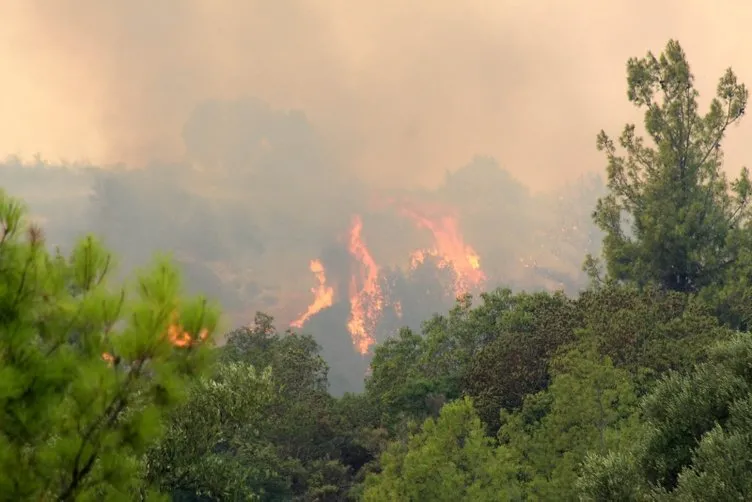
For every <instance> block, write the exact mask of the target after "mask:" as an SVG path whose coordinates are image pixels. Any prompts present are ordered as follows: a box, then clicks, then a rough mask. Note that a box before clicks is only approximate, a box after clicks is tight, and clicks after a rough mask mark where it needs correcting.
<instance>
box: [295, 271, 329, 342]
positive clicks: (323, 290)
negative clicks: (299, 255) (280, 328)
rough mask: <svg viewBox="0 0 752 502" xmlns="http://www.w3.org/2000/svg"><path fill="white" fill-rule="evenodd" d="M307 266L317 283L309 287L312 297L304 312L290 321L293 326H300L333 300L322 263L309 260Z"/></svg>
mask: <svg viewBox="0 0 752 502" xmlns="http://www.w3.org/2000/svg"><path fill="white" fill-rule="evenodd" d="M309 268H310V270H311V272H313V273H314V275H315V276H316V280H317V281H318V283H319V285H318V286H317V287H315V288H312V289H311V293H313V296H314V299H313V302H312V303H311V304H310V305H309V306H308V309H307V310H306V312H305V313H304V314H303V315H301V316H300V317H299V318H298V319H297V320H295V321H293V322H292V323H290V326H292V327H294V328H302V327H303V324H305V322H306V321H307V320H308V319H310V318H311V316H314V315H316V314H317V313H318V312H320V311H322V310H324V309H325V308H327V307H331V306H332V302H333V301H334V288H332V287H331V286H327V284H326V271H325V270H324V265H322V264H321V261H319V260H311V263H310V266H309Z"/></svg>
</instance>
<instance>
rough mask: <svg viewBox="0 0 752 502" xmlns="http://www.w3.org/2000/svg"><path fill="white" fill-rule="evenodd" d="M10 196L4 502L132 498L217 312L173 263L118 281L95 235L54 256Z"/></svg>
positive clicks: (202, 360) (1, 325) (0, 446)
mask: <svg viewBox="0 0 752 502" xmlns="http://www.w3.org/2000/svg"><path fill="white" fill-rule="evenodd" d="M24 215H25V210H24V207H23V205H22V203H20V202H19V201H17V200H15V199H13V198H10V197H8V196H7V195H6V194H5V193H4V192H2V191H0V498H1V499H3V500H13V501H21V500H60V501H68V500H134V498H136V499H137V498H139V497H141V496H143V495H144V494H145V493H146V491H145V490H144V489H143V486H141V482H140V479H141V478H142V477H141V473H142V459H143V455H144V452H145V451H146V448H147V447H148V446H149V445H150V444H151V443H152V442H153V440H155V439H156V438H157V436H158V435H159V434H160V430H161V424H162V418H163V416H164V415H165V413H166V412H168V411H169V410H170V409H172V408H173V406H174V405H175V404H177V403H178V402H180V400H181V399H182V395H183V388H184V387H186V384H187V383H188V382H189V381H190V380H192V379H193V378H195V377H196V376H198V375H200V374H202V372H203V370H204V369H205V368H206V367H207V362H208V360H207V357H208V355H209V350H208V345H210V342H211V336H212V333H213V331H214V329H215V327H216V324H217V321H218V313H217V311H216V310H215V309H214V308H213V307H211V306H209V305H208V304H207V302H206V301H205V300H204V299H202V298H197V299H192V300H183V299H181V297H180V280H179V279H180V277H179V274H178V273H177V271H176V269H175V268H174V267H173V266H172V265H171V264H170V263H169V261H168V260H166V259H160V260H157V262H156V264H155V265H154V266H153V267H152V268H151V269H150V270H146V271H144V272H143V273H141V274H140V275H139V276H138V278H137V280H136V281H135V284H134V285H133V286H135V287H130V288H129V287H115V286H113V285H112V284H110V282H109V281H108V277H109V276H110V275H111V273H112V270H113V258H112V256H111V255H110V254H109V253H108V252H106V251H105V250H104V249H103V248H102V247H101V246H100V244H99V243H98V242H97V240H96V239H95V238H93V237H86V238H84V239H82V240H81V241H80V242H79V243H78V244H77V246H76V247H75V249H74V250H73V251H72V253H71V254H70V256H69V257H64V256H63V255H62V254H60V253H59V252H58V253H56V254H54V255H53V254H51V253H49V252H48V251H47V250H46V249H45V246H44V239H43V235H42V233H41V230H39V229H38V228H37V227H35V226H33V225H28V224H26V223H25V220H24Z"/></svg>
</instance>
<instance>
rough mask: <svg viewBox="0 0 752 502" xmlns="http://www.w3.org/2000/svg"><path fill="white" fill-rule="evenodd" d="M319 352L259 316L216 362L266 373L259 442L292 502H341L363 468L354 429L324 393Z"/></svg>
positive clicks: (307, 341) (324, 378)
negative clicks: (269, 388) (269, 450)
mask: <svg viewBox="0 0 752 502" xmlns="http://www.w3.org/2000/svg"><path fill="white" fill-rule="evenodd" d="M319 352H320V347H319V345H318V344H317V343H316V341H315V340H314V339H313V337H312V336H310V335H301V334H297V333H293V332H289V331H288V332H284V333H280V332H279V331H277V329H276V328H275V327H274V324H273V319H272V318H271V317H270V316H268V315H265V314H261V313H259V314H257V315H256V318H255V321H254V323H253V324H252V325H251V326H250V327H244V328H240V329H237V330H234V331H233V332H231V333H230V334H229V335H228V337H227V343H226V345H225V346H224V347H223V348H222V355H221V358H220V359H221V360H222V361H224V362H227V363H243V364H250V365H253V366H254V367H256V368H266V367H270V368H271V371H272V375H273V378H272V380H273V382H274V386H275V391H274V392H273V393H272V395H271V399H270V400H269V402H268V403H267V404H266V405H265V406H264V411H263V414H264V417H265V420H264V425H263V430H262V432H261V437H262V438H263V440H264V441H266V442H268V443H269V444H272V445H274V450H275V451H276V455H277V457H278V458H279V459H280V460H281V461H282V464H281V469H282V470H281V471H280V474H281V475H282V476H284V477H285V478H286V479H287V480H288V481H289V486H290V489H291V493H292V499H293V500H342V499H344V497H345V495H346V492H347V491H348V489H349V488H350V485H351V483H352V482H351V478H352V476H353V475H354V474H355V470H356V467H355V466H358V467H360V466H362V465H363V463H365V462H363V461H361V460H359V458H362V457H359V456H358V453H360V454H363V453H364V452H362V451H359V450H360V449H359V448H357V444H355V443H357V441H356V439H355V430H354V429H351V428H349V427H348V426H347V424H346V421H345V420H343V417H342V416H341V414H340V412H341V411H342V410H340V409H338V407H337V406H336V402H335V400H334V398H332V397H331V396H330V395H329V394H328V392H327V387H328V379H327V373H328V369H329V368H328V366H327V364H326V362H325V361H324V360H323V358H322V357H321V355H320V353H319ZM351 454H354V457H353V458H351V457H350V455H351ZM366 456H367V455H366ZM346 462H353V464H354V465H350V464H347V463H346Z"/></svg>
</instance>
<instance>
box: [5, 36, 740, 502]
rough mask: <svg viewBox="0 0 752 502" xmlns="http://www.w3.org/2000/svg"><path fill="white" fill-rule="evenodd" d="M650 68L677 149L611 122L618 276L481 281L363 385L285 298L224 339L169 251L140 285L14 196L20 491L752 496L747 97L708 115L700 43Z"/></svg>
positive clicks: (11, 390)
mask: <svg viewBox="0 0 752 502" xmlns="http://www.w3.org/2000/svg"><path fill="white" fill-rule="evenodd" d="M627 70H628V97H629V99H630V101H632V102H633V103H635V104H636V105H637V106H639V107H644V108H645V109H646V114H645V130H646V131H647V134H648V136H649V138H650V139H651V140H652V144H651V145H648V143H647V140H645V139H643V138H641V137H639V136H638V135H637V133H636V128H635V126H633V125H629V126H627V127H626V129H625V131H624V133H623V134H622V136H621V138H620V140H619V144H620V145H621V147H622V148H623V149H624V150H625V151H626V154H625V156H620V155H619V154H618V153H617V148H616V145H615V144H614V142H613V141H612V140H611V139H609V138H608V137H607V136H606V135H605V133H601V134H600V135H599V136H598V148H599V149H601V150H603V151H605V153H606V156H607V160H608V193H607V194H606V195H605V196H604V197H603V198H602V199H600V200H599V201H598V204H597V207H596V208H595V211H594V215H593V216H594V219H595V221H596V222H597V223H598V225H599V226H600V227H601V229H602V230H603V231H604V234H605V238H604V250H603V257H602V259H603V261H604V263H603V264H602V265H603V266H602V265H601V263H600V262H599V261H598V260H597V259H596V258H594V257H592V256H588V257H587V259H586V261H585V268H586V269H587V270H588V271H589V272H590V274H591V276H592V278H593V280H594V281H593V284H592V286H591V287H590V288H589V289H588V290H586V291H583V292H581V293H580V294H579V295H577V296H566V295H565V294H563V293H543V292H538V293H529V292H527V293H526V292H522V293H513V292H512V291H511V290H509V289H498V290H495V291H489V292H487V293H485V294H483V295H481V296H480V298H479V299H478V300H479V301H477V302H473V299H472V298H471V297H469V296H467V297H462V298H459V299H458V301H457V303H456V305H455V306H454V308H452V309H451V310H450V311H449V312H447V313H445V314H436V315H434V316H433V317H431V318H430V319H428V320H426V321H425V322H424V323H423V325H422V328H421V329H420V330H411V329H408V328H403V329H401V330H400V331H399V332H398V333H397V334H395V336H393V337H392V338H390V339H388V340H386V341H385V342H383V343H381V344H379V345H378V346H377V347H376V348H375V351H374V354H373V359H372V361H371V371H370V374H369V375H368V376H367V377H366V379H365V391H364V392H363V393H360V394H346V395H345V396H343V397H341V398H334V397H332V396H331V395H330V393H329V388H328V387H329V380H328V365H327V363H326V361H325V360H324V359H323V358H322V356H321V348H320V347H319V345H318V344H317V342H316V340H315V339H314V338H313V337H312V336H311V335H309V334H301V333H295V332H289V331H286V332H280V331H278V330H277V329H276V328H275V326H274V322H273V319H272V318H270V317H269V316H267V315H264V314H261V313H259V314H257V316H256V318H255V320H254V322H253V323H252V324H251V325H250V326H247V327H243V328H240V329H236V330H234V331H232V332H230V333H229V334H228V335H227V337H226V343H225V344H224V345H223V346H222V347H219V348H213V347H212V345H211V343H210V342H211V334H212V332H213V330H214V328H215V327H216V320H217V314H216V312H215V311H214V310H213V309H212V308H209V307H207V306H206V303H205V302H204V301H203V300H201V299H198V300H193V301H186V300H182V301H181V300H179V294H180V290H179V285H180V283H179V281H178V274H177V273H176V271H175V270H174V269H173V268H172V267H171V266H170V265H169V263H168V262H165V261H160V262H158V263H157V265H156V266H155V267H154V268H153V269H152V270H150V271H146V272H144V273H143V274H142V275H141V276H140V277H139V278H138V280H137V281H136V284H135V288H127V287H120V288H115V287H113V285H112V284H110V282H108V281H107V277H108V275H109V273H110V270H111V268H112V267H111V258H110V255H109V254H108V253H106V252H105V251H104V250H103V249H102V248H101V247H100V246H99V245H98V244H97V242H96V241H95V240H94V239H93V238H85V239H84V240H82V241H81V242H80V243H79V245H78V247H76V249H75V250H74V251H73V253H72V254H71V256H70V257H67V258H66V257H63V256H60V255H59V254H58V255H55V256H53V255H50V254H49V253H48V252H47V251H46V250H45V247H44V242H43V239H42V235H41V232H40V231H39V230H38V229H36V228H35V227H33V226H29V225H25V224H24V223H23V219H22V218H23V211H22V208H21V206H20V205H19V204H18V203H17V202H16V201H14V200H12V199H10V198H8V197H6V196H5V195H4V194H3V195H0V223H1V224H2V236H0V335H1V336H2V337H1V338H0V373H1V374H0V403H1V404H2V411H1V412H0V413H1V414H0V498H2V499H7V500H119V499H123V500H144V499H147V498H152V497H160V496H162V497H168V498H171V499H172V500H177V501H214V500H217V501H219V500H265V501H274V500H280V501H281V500H298V501H344V500H366V501H374V502H376V501H424V500H426V501H428V500H430V501H434V500H435V501H460V500H467V501H470V500H472V501H498V500H508V501H524V500H542V501H549V500H550V501H570V500H571V501H577V500H593V501H604V500H616V501H642V500H697V501H701V500H749V499H752V475H751V474H750V469H749V468H748V467H749V466H748V462H749V460H748V459H749V458H750V455H752V371H750V368H752V337H750V336H749V333H747V332H746V331H745V329H746V326H747V325H748V312H749V310H748V309H749V307H748V303H749V301H748V300H749V299H750V293H752V289H751V286H750V284H749V282H748V281H749V277H750V274H749V273H748V271H749V270H750V265H751V264H752V261H751V260H750V255H749V252H748V251H747V249H748V248H749V247H748V245H747V244H748V243H750V242H752V234H751V233H750V232H752V230H751V229H750V227H749V221H750V220H749V214H748V213H749V209H748V197H749V190H750V183H749V180H748V177H747V173H746V170H745V171H743V172H742V175H741V176H740V177H739V178H738V179H737V180H736V181H734V182H731V183H729V182H727V181H726V179H725V177H724V175H723V173H722V171H721V167H722V166H721V159H722V150H721V145H720V141H721V139H722V138H723V137H724V135H725V133H726V131H727V129H728V127H729V126H730V125H731V124H732V123H734V122H736V121H738V120H739V119H740V117H741V116H742V114H743V112H744V108H745V106H746V100H747V91H746V88H745V87H744V86H743V85H741V84H739V83H737V81H736V77H735V76H734V74H733V72H732V71H731V70H728V71H727V72H726V73H725V74H724V75H723V77H722V78H721V80H720V83H719V85H718V93H717V97H716V99H715V100H713V101H712V102H711V105H710V111H709V112H708V113H707V114H705V115H700V114H699V112H698V105H697V101H696V100H697V92H696V91H695V89H694V86H693V76H692V74H691V73H690V70H689V65H688V63H687V60H686V57H685V55H684V53H683V51H682V49H681V47H680V46H679V44H678V43H677V42H675V41H670V42H669V43H668V45H667V47H666V49H665V51H664V53H662V54H660V55H659V56H654V55H652V54H648V56H647V57H645V58H642V59H632V60H630V61H629V63H628V65H627ZM210 356H211V357H210ZM210 359H211V360H210Z"/></svg>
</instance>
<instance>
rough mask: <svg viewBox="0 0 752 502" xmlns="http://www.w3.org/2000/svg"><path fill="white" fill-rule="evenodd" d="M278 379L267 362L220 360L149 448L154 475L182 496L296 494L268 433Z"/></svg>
mask: <svg viewBox="0 0 752 502" xmlns="http://www.w3.org/2000/svg"><path fill="white" fill-rule="evenodd" d="M274 392H275V388H274V384H273V382H272V378H271V371H270V369H269V368H267V370H266V371H264V372H263V373H261V374H258V373H257V372H256V370H255V369H254V367H253V366H251V365H249V364H246V363H227V364H222V365H219V366H218V367H217V369H216V371H215V374H214V375H213V376H212V377H211V378H204V379H201V380H200V381H199V382H197V383H196V384H195V385H193V386H192V387H191V389H190V391H189V399H188V401H187V402H186V403H185V404H183V405H182V406H181V407H179V408H178V409H176V410H175V411H174V412H173V413H172V417H171V420H170V423H169V426H168V427H167V432H166V434H165V436H164V438H163V439H162V440H161V441H160V442H159V444H158V445H156V446H155V447H153V448H152V449H151V450H150V451H149V455H148V462H147V465H148V479H149V480H150V481H151V482H152V483H153V484H155V485H157V486H159V488H160V489H161V490H162V491H163V492H165V493H170V494H172V496H173V499H174V500H238V501H240V500H289V499H290V496H291V491H290V486H289V481H288V480H287V479H286V478H285V477H284V476H283V475H281V474H280V472H284V468H283V466H281V464H282V462H281V460H280V459H279V458H278V457H277V455H276V450H275V447H274V445H273V444H272V443H270V442H269V441H268V440H266V439H265V437H264V430H263V429H264V428H265V427H266V426H267V424H266V417H265V411H266V408H267V407H268V405H269V404H270V402H271V400H272V398H273V393H274Z"/></svg>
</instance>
